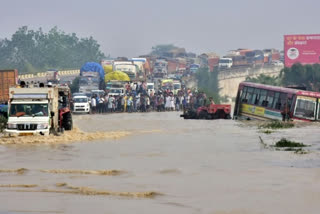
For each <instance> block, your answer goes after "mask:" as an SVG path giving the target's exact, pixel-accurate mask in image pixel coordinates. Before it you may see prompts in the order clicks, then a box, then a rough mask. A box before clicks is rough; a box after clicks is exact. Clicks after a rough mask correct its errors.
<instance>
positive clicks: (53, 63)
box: [0, 26, 104, 73]
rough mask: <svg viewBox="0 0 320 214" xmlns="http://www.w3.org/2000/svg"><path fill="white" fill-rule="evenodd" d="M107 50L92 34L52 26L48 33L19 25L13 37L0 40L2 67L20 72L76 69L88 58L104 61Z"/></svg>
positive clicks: (0, 66) (0, 63) (89, 59)
mask: <svg viewBox="0 0 320 214" xmlns="http://www.w3.org/2000/svg"><path fill="white" fill-rule="evenodd" d="M103 58H104V54H103V53H102V52H101V51H100V45H99V44H98V43H97V41H96V40H94V39H93V38H92V37H89V38H79V37H77V35H76V34H75V33H72V34H66V33H65V32H63V31H61V30H58V28H57V27H54V28H52V29H51V30H50V31H49V32H48V33H45V32H43V31H42V29H41V28H39V29H38V30H36V31H34V30H29V29H28V27H27V26H23V27H21V28H19V29H18V30H17V31H16V32H15V33H14V34H13V35H12V37H11V39H4V40H0V69H13V68H16V69H18V70H19V73H35V72H43V71H46V70H48V69H75V68H80V67H81V65H83V64H84V63H85V62H88V61H95V62H97V61H100V60H101V59H103Z"/></svg>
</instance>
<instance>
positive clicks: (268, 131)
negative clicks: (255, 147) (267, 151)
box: [262, 129, 273, 134]
mask: <svg viewBox="0 0 320 214" xmlns="http://www.w3.org/2000/svg"><path fill="white" fill-rule="evenodd" d="M272 132H273V131H271V130H269V129H267V130H263V131H262V133H264V134H271V133H272Z"/></svg>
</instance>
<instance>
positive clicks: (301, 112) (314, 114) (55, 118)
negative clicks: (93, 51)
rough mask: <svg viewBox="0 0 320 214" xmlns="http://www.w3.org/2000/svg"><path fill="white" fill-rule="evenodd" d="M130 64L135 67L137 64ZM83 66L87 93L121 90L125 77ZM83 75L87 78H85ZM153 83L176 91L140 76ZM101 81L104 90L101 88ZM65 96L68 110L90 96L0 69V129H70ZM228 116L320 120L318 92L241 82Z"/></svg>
mask: <svg viewBox="0 0 320 214" xmlns="http://www.w3.org/2000/svg"><path fill="white" fill-rule="evenodd" d="M116 65H121V66H120V68H123V70H125V68H130V67H131V68H133V67H132V66H131V65H132V64H129V63H128V64H123V63H119V64H116ZM123 65H125V66H123ZM127 65H129V66H127ZM134 67H135V68H137V66H134ZM87 70H88V71H83V72H82V74H81V76H80V77H82V78H83V79H82V80H86V83H85V84H83V85H82V86H84V88H85V89H84V91H85V92H88V91H90V96H91V95H92V93H95V94H97V95H101V94H104V93H105V91H108V92H109V93H110V94H111V95H115V96H118V95H124V94H125V93H126V91H125V90H126V89H125V87H124V84H126V83H127V82H125V81H119V80H111V81H108V82H107V83H106V82H105V81H102V80H104V79H103V78H104V77H105V72H104V70H103V73H102V72H101V73H100V72H99V71H89V70H93V69H87ZM126 71H127V72H129V71H130V70H129V69H127V70H126ZM161 72H162V71H161ZM164 77H165V76H164ZM89 81H90V84H88V82H89ZM91 83H92V84H91ZM155 84H159V86H158V90H160V91H171V92H173V94H177V93H178V92H179V90H181V88H182V86H181V82H180V81H179V80H175V79H169V78H162V79H159V82H158V83H154V82H146V89H147V90H146V91H147V93H148V94H153V93H155V92H156V90H155ZM92 85H94V86H95V87H92ZM80 86H81V84H80ZM101 86H102V87H103V88H104V89H105V90H102V89H101ZM71 99H73V108H74V112H84V113H90V99H89V98H88V96H87V95H86V94H84V93H83V92H81V93H80V94H78V95H77V94H74V96H73V98H72V96H71V92H70V89H69V88H68V87H67V86H60V85H53V86H51V87H50V86H47V87H34V88H25V87H22V86H21V87H19V86H18V71H17V70H1V71H0V104H1V105H0V114H2V115H3V116H6V117H8V124H7V129H6V130H5V131H6V133H8V134H12V135H16V134H18V135H30V134H41V135H48V134H50V133H59V132H63V131H64V130H71V129H72V126H73V125H72V113H71V108H70V101H71ZM4 104H5V105H4ZM217 112H220V113H217ZM230 112H231V107H230V106H229V105H215V104H210V105H208V106H202V107H200V108H198V109H197V110H196V111H193V112H189V113H187V114H184V116H183V117H184V118H186V119H219V118H224V119H229V118H230ZM233 118H234V119H237V118H245V119H249V118H250V119H259V120H283V119H286V118H290V119H293V120H302V121H320V93H319V92H312V91H306V90H301V89H295V88H284V87H275V86H268V85H263V84H257V83H250V82H242V83H241V84H240V85H239V89H238V93H237V96H236V101H235V108H234V112H233Z"/></svg>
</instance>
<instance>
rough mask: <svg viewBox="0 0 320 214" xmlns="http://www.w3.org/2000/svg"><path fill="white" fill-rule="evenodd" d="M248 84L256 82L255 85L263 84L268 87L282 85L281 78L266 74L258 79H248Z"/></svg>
mask: <svg viewBox="0 0 320 214" xmlns="http://www.w3.org/2000/svg"><path fill="white" fill-rule="evenodd" d="M246 81H247V82H254V83H261V84H266V85H274V86H279V85H281V78H280V77H277V76H276V77H270V76H267V75H265V74H260V75H259V76H257V77H247V78H246Z"/></svg>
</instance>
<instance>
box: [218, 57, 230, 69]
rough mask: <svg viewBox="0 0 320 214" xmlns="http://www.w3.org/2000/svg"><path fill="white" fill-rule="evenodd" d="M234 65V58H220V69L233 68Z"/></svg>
mask: <svg viewBox="0 0 320 214" xmlns="http://www.w3.org/2000/svg"><path fill="white" fill-rule="evenodd" d="M232 64H233V61H232V58H220V60H219V68H231V67H232Z"/></svg>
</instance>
